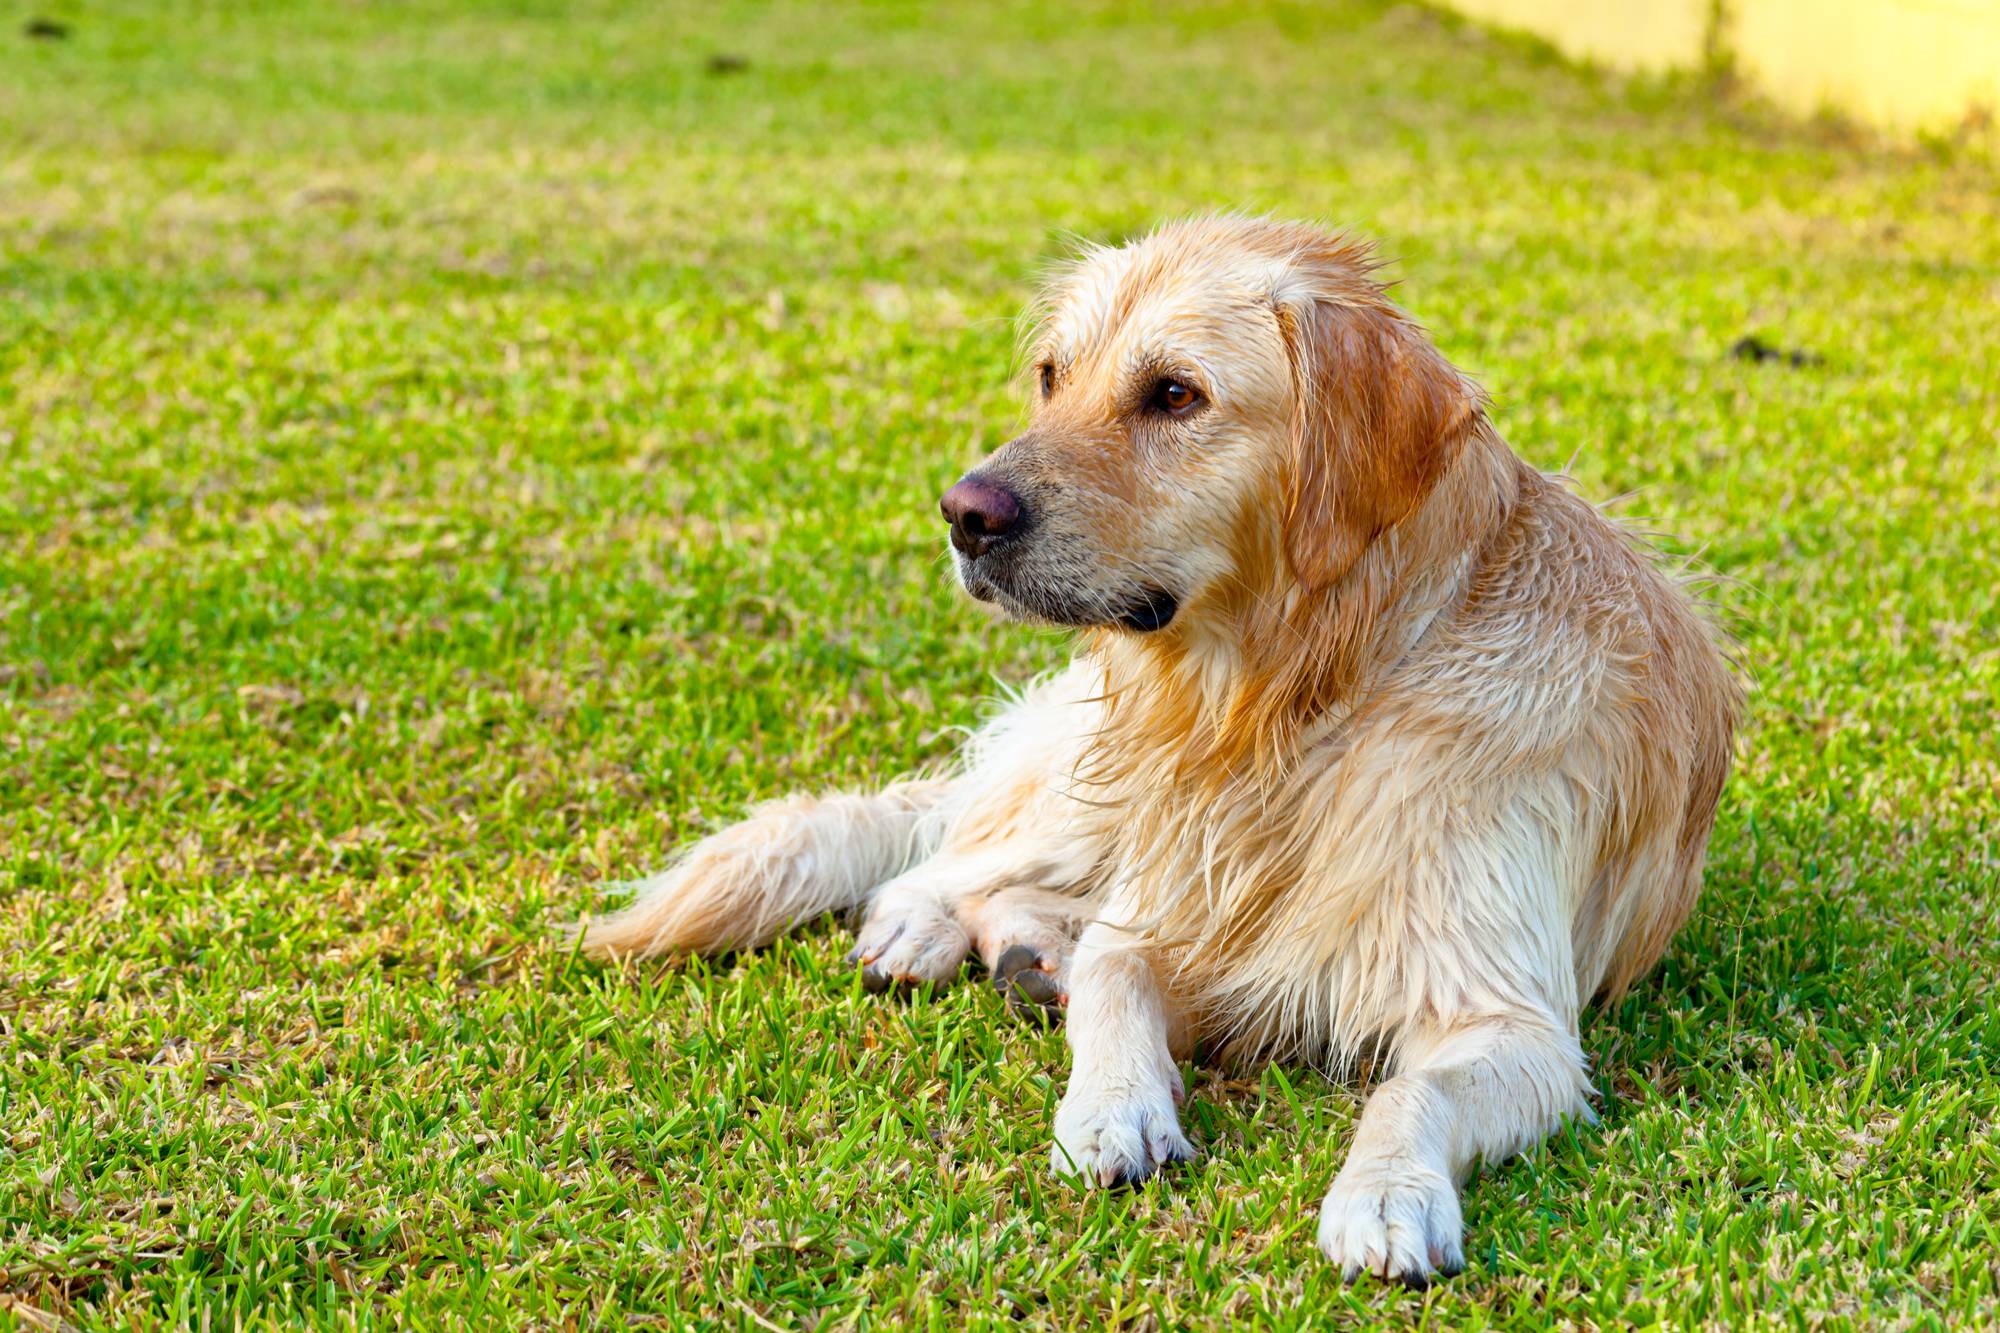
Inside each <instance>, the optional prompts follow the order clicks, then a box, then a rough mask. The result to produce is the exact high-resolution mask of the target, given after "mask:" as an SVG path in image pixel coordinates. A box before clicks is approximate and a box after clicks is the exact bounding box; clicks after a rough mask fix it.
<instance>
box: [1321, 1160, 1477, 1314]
mask: <svg viewBox="0 0 2000 1333" xmlns="http://www.w3.org/2000/svg"><path fill="white" fill-rule="evenodd" d="M1464 1231H1465V1223H1464V1220H1463V1218H1462V1216H1461V1214H1460V1212H1459V1206H1458V1189H1457V1188H1456V1187H1455V1186H1454V1185H1453V1184H1452V1183H1451V1178H1450V1177H1449V1176H1447V1175H1446V1174H1445V1173H1444V1172H1443V1171H1441V1170H1436V1169H1433V1168H1431V1167H1428V1166H1424V1165H1422V1164H1420V1163H1417V1162H1413V1161H1411V1160H1409V1159H1407V1158H1393V1159H1389V1160H1385V1161H1378V1162H1356V1161H1354V1160H1352V1159H1349V1161H1348V1163H1347V1165H1346V1166H1344V1167H1342V1168H1341V1171H1340V1174H1339V1175H1338V1176H1336V1177H1334V1181H1333V1188H1332V1189H1330V1190H1328V1191H1327V1194H1326V1202H1324V1203H1322V1204H1321V1205H1320V1208H1319V1248H1320V1249H1321V1250H1322V1251H1323V1252H1324V1253H1325V1254H1326V1257H1327V1258H1328V1259H1330V1260H1331V1261H1333V1262H1334V1263H1336V1264H1338V1265H1339V1266H1340V1272H1341V1276H1342V1277H1344V1278H1346V1279H1347V1280H1348V1281H1350V1282H1351V1281H1353V1280H1354V1279H1355V1278H1357V1277H1359V1276H1360V1275H1361V1274H1363V1273H1370V1274H1373V1275H1374V1276H1376V1277H1378V1278H1382V1279H1384V1280H1390V1279H1393V1280H1395V1281H1398V1282H1401V1283H1402V1284H1403V1285H1404V1286H1406V1287H1413V1288H1421V1287H1425V1286H1428V1285H1430V1280H1431V1278H1432V1277H1433V1276H1434V1275H1435V1276H1439V1277H1450V1276H1452V1275H1453V1274H1454V1273H1457V1272H1458V1271H1459V1270H1460V1269H1462V1268H1464V1267H1465V1248H1464Z"/></svg>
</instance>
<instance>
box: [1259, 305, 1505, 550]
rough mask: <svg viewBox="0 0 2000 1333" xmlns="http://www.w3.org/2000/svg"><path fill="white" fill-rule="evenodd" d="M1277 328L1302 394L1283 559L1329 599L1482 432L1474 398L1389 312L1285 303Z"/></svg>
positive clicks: (1293, 441)
mask: <svg viewBox="0 0 2000 1333" xmlns="http://www.w3.org/2000/svg"><path fill="white" fill-rule="evenodd" d="M1278 322H1279V325H1280V327H1281V328H1282V329H1283V331H1284V335H1285V342H1286V346H1287V350H1288V352H1289V354H1290V356H1291V363H1292V379H1293V383H1294V385H1295V387H1296V391H1297V397H1296V406H1295V407H1294V409H1293V416H1292V439H1291V446H1292V456H1291V460H1290V475H1289V476H1288V477H1287V479H1286V487H1287V495H1286V511H1285V556H1286V559H1287V560H1288V561H1289V562H1290V563H1291V567H1292V573H1293V574H1294V575H1295V576H1297V578H1298V580H1299V581H1300V582H1301V583H1303V584H1305V585H1306V586H1307V587H1308V588H1324V587H1326V586H1327V585H1329V584H1331V583H1333V582H1334V581H1336V580H1337V579H1339V578H1340V576H1341V575H1343V574H1345V573H1346V572H1347V571H1348V569H1349V568H1350V567H1351V566H1352V565H1353V564H1354V562H1355V561H1356V560H1358V559H1360V557H1361V553H1362V552H1363V551H1364V550H1366V549H1367V548H1368V544H1369V543H1370V542H1372V541H1374V540H1375V539H1376V538H1377V537H1379V536H1381V535H1382V534H1383V533H1384V532H1387V531H1388V530H1389V529H1390V528H1393V527H1394V526H1395V525H1396V524H1398V523H1400V522H1402V521H1403V519H1405V518H1407V517H1409V515H1410V513H1411V512H1412V511H1414V510H1415V509H1416V507H1417V506H1418V505H1419V504H1421V503H1422V502H1423V499H1424V497H1425V496H1426V495H1428V494H1429V493H1430V490H1431V487H1432V486H1434V485H1435V484H1436V483H1437V479H1438V478H1439V477H1440V476H1441V475H1443V473H1444V470H1445V468H1446V466H1447V465H1448V464H1449V463H1450V462H1451V460H1452V458H1453V457H1454V456H1455V455H1456V453H1457V452H1458V446H1459V444H1460V443H1461V442H1462V441H1463V440H1464V439H1465V438H1466V436H1467V435H1469V434H1470V433H1471V432H1472V430H1473V428H1474V426H1475V425H1476V424H1477V422H1478V421H1479V419H1480V414H1481V408H1480V400H1479V394H1478V391H1477V390H1476V389H1474V388H1473V387H1472V385H1470V384H1469V383H1467V382H1466V381H1465V379H1464V378H1463V377H1462V376H1460V375H1459V373H1458V372H1457V371H1456V370H1455V369H1453V368H1452V365H1451V363H1450V362H1448V361H1446V360H1445V359H1444V356H1443V355H1442V354H1441V353H1440V352H1439V351H1438V350H1437V349H1436V348H1435V347H1433V346H1431V344H1430V341H1429V340H1428V339H1427V338H1425V337H1424V335H1423V333H1422V332H1421V331H1420V330H1419V329H1417V327H1416V326H1415V325H1413V324H1411V323H1410V322H1409V321H1407V320H1405V319H1404V318H1402V316H1400V315H1399V314H1397V313H1396V312H1395V310H1394V309H1393V308H1391V307H1388V306H1386V305H1376V304H1373V303H1353V304H1349V303H1345V302H1340V301H1331V300H1311V301H1306V302H1302V303H1300V304H1298V305H1292V304H1290V303H1287V304H1283V305H1280V306H1279V309H1278Z"/></svg>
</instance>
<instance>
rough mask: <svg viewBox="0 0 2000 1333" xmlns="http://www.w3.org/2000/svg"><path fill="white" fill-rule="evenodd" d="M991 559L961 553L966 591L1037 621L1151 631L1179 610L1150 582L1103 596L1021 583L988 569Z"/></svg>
mask: <svg viewBox="0 0 2000 1333" xmlns="http://www.w3.org/2000/svg"><path fill="white" fill-rule="evenodd" d="M990 563H991V562H989V561H987V560H979V561H968V560H965V559H964V558H963V557H960V562H959V572H960V575H961V580H960V581H961V582H962V583H963V584H964V585H965V591H966V592H967V593H968V594H969V595H970V596H972V597H973V598H975V599H976V600H978V601H982V602H992V603H994V604H995V605H997V606H998V607H999V608H1000V609H1001V610H1002V611H1004V612H1005V613H1006V614H1008V615H1009V616H1012V617H1014V618H1016V619H1019V620H1040V621H1044V622H1046V623H1048V624H1053V625H1067V626H1070V627H1071V628H1075V629H1091V628H1095V627H1100V626H1106V625H1115V626H1118V627H1119V628H1121V629H1129V630H1132V631H1134V632H1135V633H1139V634H1151V633H1153V632H1154V631H1155V630H1161V629H1165V628H1166V627H1167V625H1168V624H1170V623H1171V622H1172V621H1173V618H1174V617H1175V616H1176V615H1178V614H1179V613H1180V609H1181V599H1180V598H1179V597H1177V596H1176V595H1174V594H1173V593H1171V592H1168V591H1167V590H1166V589H1165V588H1161V587H1157V586H1151V585H1149V586H1144V587H1141V588H1140V589H1139V590H1138V591H1137V592H1133V593H1127V594H1125V595H1123V596H1115V595H1114V596H1107V595H1105V594H1104V593H1100V592H1097V591H1095V590H1090V589H1083V590H1078V591H1075V592H1070V591H1065V590H1057V589H1051V588H1046V587H1037V586H1034V585H1033V584H1023V583H1022V582H1021V581H1020V580H1018V579H1014V578H1008V577H1007V576H1006V574H1005V573H1004V572H1003V571H1002V570H999V569H993V568H988V565H989V564H990Z"/></svg>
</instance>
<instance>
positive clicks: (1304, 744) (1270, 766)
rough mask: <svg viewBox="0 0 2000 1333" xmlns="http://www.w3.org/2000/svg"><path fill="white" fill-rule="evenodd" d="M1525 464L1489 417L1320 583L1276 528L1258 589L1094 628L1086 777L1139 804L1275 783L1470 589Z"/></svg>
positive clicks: (1515, 496) (1514, 499)
mask: <svg viewBox="0 0 2000 1333" xmlns="http://www.w3.org/2000/svg"><path fill="white" fill-rule="evenodd" d="M1528 475H1529V469H1528V468H1527V466H1526V465H1525V464H1524V463H1522V462H1521V461H1520V460H1519V459H1518V458H1517V457H1516V456H1515V455H1514V453H1513V452H1512V451H1511V450H1510V449H1508V447H1507V446H1506V444H1505V443H1504V442H1503V441H1502V440H1501V439H1500V437H1499V436H1498V435H1497V434H1496V433H1495V432H1494V431H1493V430H1492V428H1491V427H1490V426H1488V425H1487V424H1485V422H1484V421H1483V420H1482V421H1481V422H1480V423H1479V425H1478V426H1477V428H1475V429H1474V430H1473V431H1471V432H1470V433H1469V435H1468V437H1467V438H1466V440H1465V443H1464V445H1463V447H1462V448H1461V449H1460V451H1459V453H1458V457H1457V458H1456V459H1454V460H1453V462H1452V464H1451V465H1450V466H1449V467H1448V468H1447V469H1446V470H1445V472H1444V474H1443V475H1442V476H1441V477H1440V478H1439V480H1438V484H1437V485H1436V487H1435V488H1434V489H1433V490H1432V491H1431V493H1430V495H1429V496H1428V497H1426V499H1425V501H1424V502H1423V503H1422V504H1421V505H1419V506H1418V507H1417V509H1416V510H1415V511H1414V512H1413V513H1411V515H1410V516H1409V517H1408V518H1406V519H1405V520H1403V521H1402V522H1401V523H1399V524H1397V525H1396V526H1395V527H1394V528H1392V529H1390V530H1389V531H1387V532H1385V533H1382V534H1380V535H1379V536H1377V537H1376V539H1375V540H1374V541H1373V542H1371V543H1370V544H1369V546H1368V547H1367V549H1366V550H1364V551H1363V553H1362V555H1361V557H1360V558H1359V559H1357V560H1356V561H1355V562H1354V564H1353V566H1352V567H1351V568H1349V569H1348V570H1347V571H1346V572H1345V573H1344V574H1343V575H1342V576H1341V577H1340V578H1338V579H1337V580H1335V581H1334V582H1332V583H1330V584H1328V585H1327V586H1325V587H1322V588H1316V589H1315V588H1308V587H1305V586H1304V585H1303V584H1301V583H1300V581H1299V580H1298V579H1297V577H1296V576H1295V575H1294V574H1293V573H1292V571H1291V569H1290V568H1289V566H1288V565H1287V563H1286V562H1285V560H1284V559H1283V556H1282V553H1281V552H1280V551H1278V550H1277V549H1276V539H1275V535H1274V534H1273V535H1269V536H1268V537H1267V540H1266V545H1267V546H1269V547H1270V549H1268V550H1266V551H1264V552H1262V553H1261V558H1259V559H1257V560H1255V562H1254V563H1255V564H1256V565H1259V566H1261V567H1262V568H1263V569H1264V570H1265V576H1264V578H1263V579H1262V580H1261V582H1262V584H1263V587H1262V589H1261V590H1258V589H1257V588H1256V587H1255V585H1254V584H1253V585H1252V586H1251V588H1250V589H1248V590H1246V591H1244V592H1242V593H1239V594H1237V595H1235V596H1226V597H1221V598H1218V599H1217V600H1218V603H1219V605H1218V606H1217V607H1216V608H1212V609H1210V610H1209V611H1208V613H1207V615H1206V616H1205V617H1204V618H1203V619H1202V620H1201V621H1199V622H1198V623H1195V624H1183V625H1179V626H1173V627H1169V629H1167V630H1166V631H1163V632H1159V633H1156V634H1152V635H1148V636H1145V637H1143V638H1137V637H1133V636H1131V635H1127V634H1121V633H1116V632H1111V631H1102V632H1099V633H1098V634H1096V635H1095V636H1094V638H1093V640H1092V642H1091V643H1090V644H1089V645H1088V647H1087V650H1086V651H1088V652H1089V654H1090V655H1091V656H1092V657H1093V658H1095V659H1096V660H1097V661H1098V662H1100V663H1101V664H1102V667H1103V670H1104V675H1105V699H1106V705H1107V706H1106V719H1107V720H1106V724H1105V727H1104V733H1103V741H1104V743H1102V744H1100V745H1098V746H1096V747H1094V748H1095V750H1096V753H1095V754H1094V755H1092V756H1091V757H1090V759H1089V760H1088V761H1087V764H1086V766H1087V767H1088V768H1089V769H1091V770H1092V771H1091V773H1090V778H1091V779H1092V781H1093V783H1096V784H1103V785H1104V786H1107V787H1111V788H1115V789H1116V791H1117V794H1118V799H1120V800H1121V801H1125V802H1132V801H1143V800H1144V799H1145V795H1146V793H1147V792H1148V791H1151V790H1161V789H1171V790H1180V791H1188V790H1208V791H1210V792H1211V793H1213V792H1214V791H1218V790H1220V789H1221V788H1223V787H1237V786H1241V785H1243V784H1246V783H1247V784H1249V785H1251V786H1253V787H1257V788H1265V787H1268V785H1269V784H1271V783H1272V782H1274V781H1277V780H1281V779H1282V778H1283V777H1284V776H1285V775H1286V774H1287V773H1288V772H1289V771H1290V770H1291V769H1292V767H1293V766H1294V765H1295V764H1296V763H1298V762H1299V761H1300V760H1301V759H1302V758H1303V757H1304V755H1305V753H1306V752H1307V750H1309V749H1310V748H1311V747H1313V746H1314V745H1315V744H1317V743H1319V742H1320V741H1322V740H1325V739H1327V738H1329V737H1331V736H1334V735H1336V734H1337V733H1338V732H1339V730H1340V729H1341V724H1342V723H1343V722H1344V721H1346V720H1347V719H1349V718H1351V717H1352V716H1353V715H1354V714H1355V713H1356V712H1357V711H1358V710H1360V709H1362V708H1365V707H1366V706H1367V699H1368V695H1369V692H1370V690H1371V687H1372V686H1373V684H1374V683H1375V682H1376V681H1378V680H1379V679H1380V678H1381V677H1382V675H1383V674H1384V673H1386V672H1387V671H1389V670H1391V669H1392V668H1393V667H1394V666H1395V664H1396V662H1397V661H1398V660H1400V659H1401V658H1402V657H1403V656H1404V655H1405V654H1407V653H1408V652H1409V651H1410V649H1411V648H1412V647H1414V646H1415V644H1416V643H1417V642H1418V641H1419V640H1420V639H1421V638H1422V637H1423V635H1424V634H1425V633H1426V632H1428V631H1429V630H1430V629H1431V628H1432V627H1433V626H1434V625H1435V624H1436V623H1437V621H1438V620H1439V619H1440V618H1447V617H1449V616H1450V614H1451V612H1452V609H1453V607H1454V606H1456V605H1457V604H1458V603H1459V602H1461V601H1462V600H1463V598H1464V595H1465V591H1466V588H1467V586H1468V584H1469V583H1470V581H1471V579H1472V578H1473V577H1474V575H1475V573H1476V569H1477V566H1478V563H1479V552H1480V551H1481V550H1482V549H1483V548H1484V547H1485V546H1486V545H1487V544H1488V542H1489V541H1490V540H1491V539H1492V537H1493V536H1494V534H1495V533H1497V532H1498V531H1500V530H1501V529H1502V527H1503V526H1504V525H1505V524H1506V522H1507V521H1508V519H1509V517H1510V516H1511V515H1512V513H1513V511H1514V508H1515V506H1516V504H1517V503H1518V501H1519V497H1520V494H1521V490H1522V486H1523V484H1524V481H1525V479H1526V477H1527V476H1528ZM1217 611H1220V612H1221V614H1220V615H1218V614H1216V612H1217ZM1114 759H1115V761H1116V763H1117V768H1118V770H1119V771H1116V772H1114V771H1111V770H1110V768H1109V767H1107V766H1108V765H1110V764H1111V763H1112V762H1113V761H1114Z"/></svg>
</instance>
